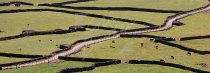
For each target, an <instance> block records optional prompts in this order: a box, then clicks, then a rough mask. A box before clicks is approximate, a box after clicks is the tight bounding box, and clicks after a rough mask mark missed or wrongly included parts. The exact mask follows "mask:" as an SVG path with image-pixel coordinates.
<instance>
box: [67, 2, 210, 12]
mask: <svg viewBox="0 0 210 73" xmlns="http://www.w3.org/2000/svg"><path fill="white" fill-rule="evenodd" d="M205 4H208V0H167V1H163V0H120V1H118V0H114V1H113V0H96V1H91V2H84V3H76V4H69V5H70V6H78V7H79V6H83V7H87V6H90V7H136V8H151V9H165V10H190V9H194V8H198V7H201V6H203V5H205Z"/></svg>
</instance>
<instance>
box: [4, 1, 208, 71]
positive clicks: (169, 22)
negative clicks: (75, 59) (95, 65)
mask: <svg viewBox="0 0 210 73" xmlns="http://www.w3.org/2000/svg"><path fill="white" fill-rule="evenodd" d="M208 10H210V4H208V5H207V6H204V7H201V8H198V9H194V10H190V11H186V12H183V13H178V14H176V15H173V16H169V18H168V19H167V20H166V21H165V23H164V25H163V26H160V27H159V28H154V29H145V30H137V31H123V32H119V33H115V34H110V35H106V36H104V37H102V38H97V39H95V40H88V41H84V42H81V43H77V44H72V45H71V47H70V48H67V49H65V50H63V51H60V52H58V53H55V54H51V55H49V56H47V57H46V58H42V59H38V60H32V61H30V62H26V63H21V64H13V65H6V66H2V67H1V69H14V68H21V67H26V66H33V65H38V64H43V63H49V62H53V61H56V60H59V59H58V57H59V56H69V55H71V54H73V53H77V52H79V51H80V50H81V49H82V48H83V47H86V46H88V45H91V44H95V43H99V42H103V41H107V40H111V39H115V38H119V37H120V35H121V34H141V33H147V32H157V31H163V30H167V29H170V28H171V27H172V25H173V24H172V23H173V22H174V21H176V20H178V19H182V18H185V17H187V16H190V15H193V14H196V13H200V12H204V11H208Z"/></svg>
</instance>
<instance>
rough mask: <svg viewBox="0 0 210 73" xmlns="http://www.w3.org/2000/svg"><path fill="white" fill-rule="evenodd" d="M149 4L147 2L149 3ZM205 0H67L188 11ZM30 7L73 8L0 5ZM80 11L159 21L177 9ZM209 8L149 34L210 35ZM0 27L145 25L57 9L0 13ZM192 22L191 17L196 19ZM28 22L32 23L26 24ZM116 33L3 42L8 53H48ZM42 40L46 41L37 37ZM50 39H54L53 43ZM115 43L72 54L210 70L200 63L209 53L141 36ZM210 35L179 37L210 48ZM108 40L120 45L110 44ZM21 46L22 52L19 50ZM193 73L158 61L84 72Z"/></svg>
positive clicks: (16, 72) (23, 72)
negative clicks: (146, 63)
mask: <svg viewBox="0 0 210 73" xmlns="http://www.w3.org/2000/svg"><path fill="white" fill-rule="evenodd" d="M9 1H14V0H1V1H0V2H9ZM16 1H17V0H16ZM19 1H23V2H31V3H34V4H35V5H37V4H39V3H54V2H62V1H66V0H59V1H58V0H19ZM146 3H147V4H146ZM207 3H208V2H207V0H167V1H163V0H156V1H154V0H132V1H131V0H120V1H118V0H116V1H113V0H97V1H95V2H94V1H93V2H84V3H78V4H71V5H70V4H67V6H78V7H79V6H84V7H85V6H93V7H136V8H151V9H164V10H190V9H194V8H198V7H201V6H204V5H206V4H207ZM31 8H51V9H62V10H72V9H63V8H52V7H38V6H34V7H33V6H23V7H22V6H21V7H15V6H5V7H0V10H7V9H31ZM72 11H81V12H86V13H94V14H100V15H106V16H111V17H118V18H125V19H131V20H139V21H145V22H149V23H153V24H155V25H162V24H163V22H164V20H165V19H166V17H167V16H170V15H173V14H169V13H166V14H163V13H149V12H137V11H134V12H131V11H104V10H100V11H91V10H72ZM209 17H210V14H209V13H200V14H196V15H193V16H190V17H187V18H185V19H182V20H181V21H182V22H183V23H185V24H186V25H184V26H180V27H178V26H175V27H174V28H172V29H170V30H167V31H161V32H155V33H149V34H153V35H161V36H167V37H175V38H180V37H184V36H194V35H209V29H208V28H209V24H210V22H209ZM0 18H1V19H0V30H3V31H5V32H3V33H0V37H5V36H10V35H15V34H20V33H21V31H22V30H26V29H32V30H39V31H41V30H43V31H44V30H52V29H57V28H61V29H68V27H69V26H72V25H86V24H89V25H100V26H106V27H114V28H122V29H132V28H139V27H145V26H143V25H140V24H132V23H125V22H119V21H111V20H105V19H99V18H92V17H86V16H80V15H72V14H64V13H55V12H25V13H14V14H0ZM192 21H193V22H192ZM27 24H30V26H27ZM110 33H114V32H112V31H103V30H88V31H85V32H75V33H69V34H63V35H45V36H33V37H26V38H20V39H15V40H8V41H0V49H1V50H0V52H8V53H19V54H50V53H51V52H52V51H55V50H59V49H58V48H57V47H56V46H55V45H56V44H58V45H59V44H66V43H71V42H73V41H76V40H78V39H85V38H88V37H93V36H98V35H103V34H110ZM38 40H42V42H38ZM49 40H53V42H50V41H49ZM115 41H116V43H115V44H113V43H111V41H106V42H102V43H98V44H95V45H92V46H90V48H85V49H84V50H83V51H82V52H80V53H78V54H76V55H73V56H76V57H93V58H113V59H122V60H124V61H127V60H130V59H139V60H156V61H159V60H160V59H164V60H165V61H166V62H171V63H176V64H181V65H185V66H189V67H193V68H198V69H201V70H207V71H210V69H209V68H203V67H200V66H198V65H195V64H197V63H207V64H208V65H210V62H209V58H210V57H209V55H199V54H192V55H191V56H188V55H187V52H186V51H183V50H179V49H177V48H172V47H168V46H165V45H161V44H154V43H151V42H149V39H146V38H139V39H133V38H132V39H128V38H126V39H123V38H120V39H115ZM209 42H210V41H209V39H207V40H205V41H204V40H193V41H187V42H175V43H178V44H183V45H186V46H189V47H192V48H195V49H199V50H210V49H209ZM140 43H145V46H144V47H140ZM110 45H112V46H115V47H116V48H110ZM155 45H159V49H158V50H157V49H155ZM19 49H21V51H20V50H19ZM170 56H174V57H175V59H171V58H170ZM22 60H26V59H19V58H5V57H0V63H1V64H2V63H8V62H17V61H22ZM90 64H91V63H81V62H63V63H53V64H43V65H37V66H32V67H26V68H21V69H13V70H3V71H0V73H55V72H57V71H59V70H61V69H63V68H72V67H82V66H87V65H90ZM140 71H141V72H142V73H169V72H171V73H191V72H188V71H184V70H180V69H176V68H170V67H163V66H156V65H127V64H120V65H114V66H108V67H101V68H96V69H95V70H93V71H90V72H85V73H99V72H100V73H119V72H120V73H139V72H140Z"/></svg>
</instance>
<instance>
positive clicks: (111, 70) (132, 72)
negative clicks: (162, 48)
mask: <svg viewBox="0 0 210 73" xmlns="http://www.w3.org/2000/svg"><path fill="white" fill-rule="evenodd" d="M139 72H141V73H192V72H189V71H185V70H180V69H176V68H170V67H164V66H158V65H130V64H120V65H112V66H107V67H100V68H96V69H95V70H93V71H90V72H82V73H139Z"/></svg>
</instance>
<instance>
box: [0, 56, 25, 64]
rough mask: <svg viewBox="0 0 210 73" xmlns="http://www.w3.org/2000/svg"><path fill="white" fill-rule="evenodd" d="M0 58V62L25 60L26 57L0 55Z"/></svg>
mask: <svg viewBox="0 0 210 73" xmlns="http://www.w3.org/2000/svg"><path fill="white" fill-rule="evenodd" d="M0 59H1V60H0V64H4V63H11V62H18V61H24V60H27V59H24V58H9V57H0Z"/></svg>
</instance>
